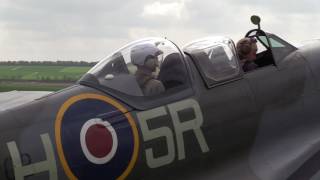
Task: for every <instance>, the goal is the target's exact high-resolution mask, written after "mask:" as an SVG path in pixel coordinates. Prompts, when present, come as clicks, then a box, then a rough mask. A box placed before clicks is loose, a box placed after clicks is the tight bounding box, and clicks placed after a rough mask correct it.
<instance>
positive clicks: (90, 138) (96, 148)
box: [85, 124, 113, 158]
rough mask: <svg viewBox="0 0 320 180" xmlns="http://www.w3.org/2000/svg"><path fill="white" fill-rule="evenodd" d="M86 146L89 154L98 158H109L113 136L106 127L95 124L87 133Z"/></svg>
mask: <svg viewBox="0 0 320 180" xmlns="http://www.w3.org/2000/svg"><path fill="white" fill-rule="evenodd" d="M85 137H86V145H87V148H88V150H89V152H90V153H91V154H92V155H93V156H95V157H97V158H103V157H105V156H107V155H108V154H109V153H110V152H111V149H112V143H113V139H112V134H111V132H110V131H109V130H108V128H106V127H105V126H104V125H101V124H95V125H93V126H91V127H90V128H89V129H88V131H87V133H86V136H85Z"/></svg>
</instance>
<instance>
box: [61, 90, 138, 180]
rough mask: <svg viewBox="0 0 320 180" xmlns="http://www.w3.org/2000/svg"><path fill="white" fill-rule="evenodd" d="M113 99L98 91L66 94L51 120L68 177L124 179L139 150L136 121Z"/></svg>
mask: <svg viewBox="0 0 320 180" xmlns="http://www.w3.org/2000/svg"><path fill="white" fill-rule="evenodd" d="M126 112H128V111H127V109H126V108H124V107H123V106H122V105H121V104H120V103H118V102H117V101H115V100H113V99H111V98H109V97H106V96H102V95H98V94H90V93H88V94H80V95H77V96H73V97H71V98H69V99H68V100H67V101H66V102H65V103H64V104H63V105H62V106H61V107H60V109H59V112H58V114H57V118H56V121H55V140H56V145H57V152H58V156H59V159H60V162H61V164H62V167H63V169H64V171H65V173H66V175H67V176H68V178H69V179H72V180H77V179H125V178H126V177H127V176H128V175H129V174H130V172H131V171H132V169H133V167H134V165H135V163H136V161H137V158H138V151H139V134H138V129H137V126H136V123H135V121H134V119H133V118H132V116H131V115H130V114H129V113H126Z"/></svg>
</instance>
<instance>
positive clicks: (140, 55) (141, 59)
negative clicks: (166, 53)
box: [131, 44, 165, 96]
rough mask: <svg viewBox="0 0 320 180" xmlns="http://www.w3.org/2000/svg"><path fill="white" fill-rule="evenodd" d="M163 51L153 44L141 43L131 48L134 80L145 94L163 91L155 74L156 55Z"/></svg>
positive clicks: (157, 62)
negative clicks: (135, 68) (134, 66)
mask: <svg viewBox="0 0 320 180" xmlns="http://www.w3.org/2000/svg"><path fill="white" fill-rule="evenodd" d="M162 53H163V52H162V51H161V50H159V49H158V48H157V47H156V46H155V45H152V44H142V45H138V46H135V47H134V48H133V49H132V50H131V60H132V63H133V64H134V65H136V66H137V71H136V73H135V76H136V80H137V82H138V84H139V86H140V88H141V90H142V92H143V94H144V95H145V96H152V95H156V94H160V93H162V92H164V91H165V88H164V86H163V84H162V82H161V81H159V80H157V79H156V78H157V77H155V75H154V74H153V73H154V72H156V70H157V68H158V67H159V60H158V55H160V54H162Z"/></svg>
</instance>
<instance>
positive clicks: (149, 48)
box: [131, 43, 163, 66]
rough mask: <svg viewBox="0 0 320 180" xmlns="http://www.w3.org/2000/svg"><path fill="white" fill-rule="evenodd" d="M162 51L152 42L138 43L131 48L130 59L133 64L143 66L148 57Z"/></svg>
mask: <svg viewBox="0 0 320 180" xmlns="http://www.w3.org/2000/svg"><path fill="white" fill-rule="evenodd" d="M162 53H163V52H162V51H161V50H160V49H159V48H157V47H156V46H155V45H154V44H150V43H148V44H139V45H137V46H134V47H133V48H132V49H131V61H132V63H133V64H134V65H137V66H144V65H145V62H146V60H147V58H148V57H157V56H158V55H160V54H162Z"/></svg>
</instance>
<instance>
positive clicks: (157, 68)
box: [88, 38, 186, 96]
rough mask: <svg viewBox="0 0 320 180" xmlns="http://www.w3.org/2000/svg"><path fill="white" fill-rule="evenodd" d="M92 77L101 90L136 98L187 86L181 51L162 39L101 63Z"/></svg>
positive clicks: (138, 43)
mask: <svg viewBox="0 0 320 180" xmlns="http://www.w3.org/2000/svg"><path fill="white" fill-rule="evenodd" d="M88 73H90V74H92V75H94V76H95V77H96V79H97V80H98V82H99V84H100V85H101V86H103V87H107V88H112V89H114V90H117V91H120V92H122V93H125V94H128V95H133V96H153V95H157V94H161V93H164V92H165V91H166V90H167V89H169V88H172V87H174V86H178V85H179V84H184V83H185V77H186V76H185V75H186V71H185V66H184V64H183V56H182V55H181V53H180V50H179V49H178V48H177V47H176V46H175V45H174V44H173V43H172V42H170V41H168V40H166V39H162V38H151V39H144V40H140V41H136V42H133V43H131V44H129V45H127V46H125V47H123V48H121V49H120V50H118V51H117V52H115V53H113V54H112V55H110V56H109V57H107V58H106V59H105V60H103V61H101V62H99V63H98V64H97V65H96V66H95V67H93V68H92V69H91V70H90V71H89V72H88ZM173 81H176V82H175V83H172V82H173Z"/></svg>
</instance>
